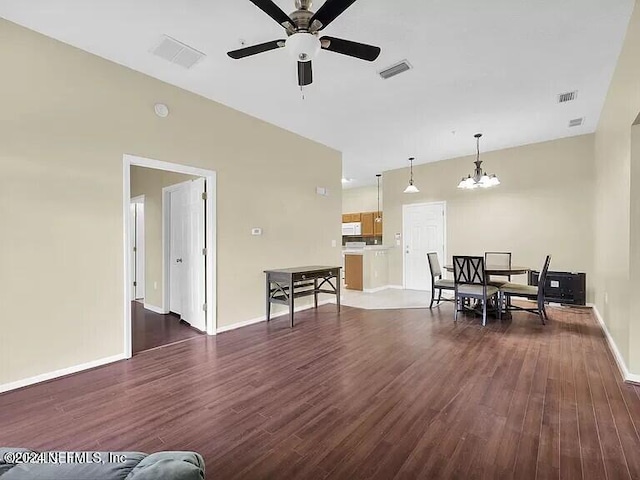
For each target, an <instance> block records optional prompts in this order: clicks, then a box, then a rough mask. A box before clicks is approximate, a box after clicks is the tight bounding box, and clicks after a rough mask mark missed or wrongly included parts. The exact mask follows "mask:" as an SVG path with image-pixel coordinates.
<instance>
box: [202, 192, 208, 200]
mask: <svg viewBox="0 0 640 480" xmlns="http://www.w3.org/2000/svg"><path fill="white" fill-rule="evenodd" d="M202 199H203V200H206V199H207V192H202Z"/></svg>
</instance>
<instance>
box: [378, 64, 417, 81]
mask: <svg viewBox="0 0 640 480" xmlns="http://www.w3.org/2000/svg"><path fill="white" fill-rule="evenodd" d="M411 68H412V67H411V64H409V62H407V61H406V60H402V61H401V62H398V63H396V64H395V65H391V66H390V67H389V68H385V69H384V70H382V71H381V72H379V73H380V76H381V77H382V78H384V79H385V80H387V79H389V78H391V77H395V76H396V75H400V74H401V73H403V72H406V71H407V70H411Z"/></svg>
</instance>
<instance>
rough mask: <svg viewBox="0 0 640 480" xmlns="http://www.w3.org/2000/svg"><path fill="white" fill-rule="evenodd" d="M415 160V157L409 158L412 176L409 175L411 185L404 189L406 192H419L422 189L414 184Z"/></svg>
mask: <svg viewBox="0 0 640 480" xmlns="http://www.w3.org/2000/svg"><path fill="white" fill-rule="evenodd" d="M414 160H415V158H413V157H410V158H409V163H410V172H411V174H410V175H411V176H410V177H409V185H407V188H405V189H404V193H418V192H419V191H420V190H418V187H416V186H415V185H414V184H413V161H414Z"/></svg>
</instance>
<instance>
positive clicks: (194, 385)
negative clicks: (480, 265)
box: [0, 305, 640, 480]
mask: <svg viewBox="0 0 640 480" xmlns="http://www.w3.org/2000/svg"><path fill="white" fill-rule="evenodd" d="M549 313H550V317H551V321H550V322H549V325H547V326H546V327H543V326H542V325H540V324H539V323H538V320H537V318H536V317H534V316H533V315H529V314H526V313H517V314H515V315H514V318H513V320H511V321H510V322H508V323H504V324H502V325H500V324H496V323H492V324H491V325H489V326H487V327H486V328H482V327H481V326H480V325H479V320H478V319H477V318H476V319H473V318H471V317H467V318H464V319H462V320H461V321H460V322H459V323H458V324H457V325H455V324H454V323H453V320H452V315H453V314H452V309H451V306H450V305H446V306H443V307H441V309H440V310H435V311H434V313H433V314H431V313H430V312H429V311H428V310H423V309H412V310H402V311H393V310H391V311H390V310H384V311H365V310H359V309H354V308H349V307H344V308H343V312H342V314H341V316H340V317H339V318H338V316H337V315H336V314H335V306H333V305H327V306H323V307H321V308H320V309H319V310H318V311H317V312H314V311H307V312H301V313H299V314H297V315H296V327H295V329H293V330H292V329H290V328H289V327H288V321H287V319H286V318H285V317H281V318H280V319H276V320H274V321H272V322H271V323H270V324H269V325H267V324H265V323H261V324H257V325H254V326H251V327H246V328H243V329H240V330H235V331H232V332H228V333H225V334H222V335H219V336H218V337H213V338H212V337H200V338H195V339H193V340H189V341H186V342H182V343H178V344H176V345H172V346H169V347H165V348H162V349H156V350H151V351H148V352H144V353H141V354H139V355H137V356H135V357H134V358H133V359H131V360H129V361H124V362H119V363H117V364H113V365H110V366H106V367H102V368H98V369H95V370H93V371H91V372H85V373H81V374H77V375H73V376H71V377H68V378H65V379H61V380H56V381H51V382H49V383H45V384H40V385H35V386H32V387H28V388H25V389H22V390H19V391H15V392H10V393H8V394H4V395H0V425H1V428H0V445H12V446H28V447H31V448H36V449H47V448H49V449H52V448H56V449H99V450H140V451H147V452H151V451H156V450H196V451H198V452H200V453H201V454H202V455H203V456H204V458H205V461H206V466H207V471H208V472H209V474H210V478H220V479H229V478H238V479H260V478H280V479H289V478H301V479H319V478H332V479H352V478H377V479H391V478H399V479H400V478H403V479H405V478H406V479H413V478H464V479H467V478H470V479H471V478H487V479H499V478H505V479H506V478H516V479H533V478H538V479H547V478H554V479H573V478H585V479H609V480H614V479H628V478H634V479H637V478H640V439H639V437H638V427H640V389H638V388H635V387H633V386H630V385H626V384H623V383H622V382H621V380H620V375H619V373H618V371H617V369H616V366H615V364H614V362H613V359H612V357H611V354H610V353H609V351H608V349H607V347H606V343H605V340H604V337H603V335H602V332H601V330H600V329H599V327H598V326H597V324H596V322H595V321H594V319H593V318H592V316H591V314H590V313H588V312H587V311H577V312H574V311H571V310H565V309H563V310H560V309H551V310H550V312H549Z"/></svg>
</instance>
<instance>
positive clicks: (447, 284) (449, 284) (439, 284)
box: [434, 278, 454, 289]
mask: <svg viewBox="0 0 640 480" xmlns="http://www.w3.org/2000/svg"><path fill="white" fill-rule="evenodd" d="M434 285H435V287H436V288H451V289H452V288H454V284H453V280H448V279H446V278H442V279H440V280H436V281H435V282H434Z"/></svg>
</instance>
